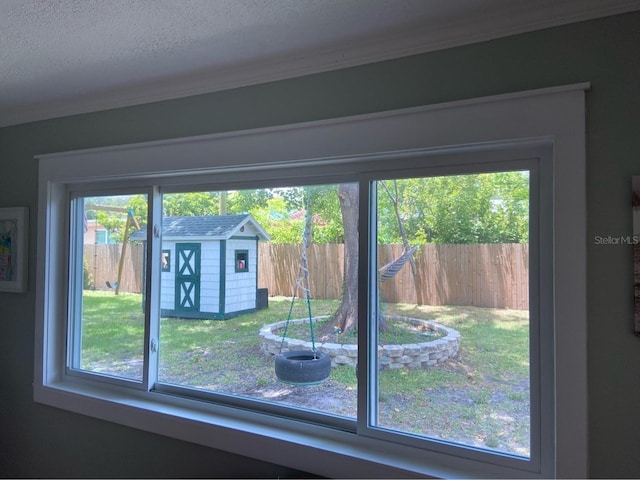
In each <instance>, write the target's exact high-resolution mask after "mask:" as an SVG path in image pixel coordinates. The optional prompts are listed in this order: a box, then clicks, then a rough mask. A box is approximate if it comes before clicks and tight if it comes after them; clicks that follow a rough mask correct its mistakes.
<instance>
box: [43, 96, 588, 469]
mask: <svg viewBox="0 0 640 480" xmlns="http://www.w3.org/2000/svg"><path fill="white" fill-rule="evenodd" d="M582 88H584V86H578V87H566V88H558V89H551V90H548V91H543V92H529V93H526V94H522V95H513V96H504V97H495V98H490V99H481V100H478V101H469V102H462V103H456V104H452V105H445V106H438V107H435V108H434V107H428V108H422V109H411V110H407V111H399V112H387V113H382V114H376V115H370V116H363V117H354V118H351V119H348V120H346V121H345V120H333V121H327V122H319V123H313V124H310V125H299V126H289V127H282V128H277V129H267V130H266V131H261V130H259V131H256V132H244V133H242V134H234V135H228V136H227V135H222V136H217V135H213V136H211V137H202V138H197V139H184V140H175V141H168V142H160V143H152V144H148V145H137V146H135V147H132V148H127V147H118V148H115V149H109V148H107V149H97V150H94V151H91V150H89V151H83V152H80V153H69V154H54V155H53V156H54V157H56V158H57V161H56V162H49V161H48V160H49V158H50V157H51V156H43V157H41V158H40V161H41V165H40V172H41V173H40V174H41V178H40V180H41V181H40V185H41V196H40V199H41V205H40V212H41V216H40V224H39V232H40V238H39V248H40V252H39V253H40V258H43V259H44V261H43V262H42V263H41V265H40V270H39V279H38V281H39V287H41V288H39V292H41V293H39V297H38V298H39V312H40V313H39V314H40V318H41V320H40V322H39V327H38V332H39V333H38V343H39V345H40V347H41V348H40V349H39V350H38V352H39V358H38V359H37V360H38V361H37V362H36V386H35V390H34V391H35V398H36V400H37V401H40V402H43V403H46V404H50V405H54V406H59V407H61V408H69V409H71V410H74V411H78V412H81V413H86V414H89V415H99V416H100V418H104V419H107V420H112V421H117V422H121V423H125V424H127V425H131V426H135V427H137V428H144V429H147V430H150V431H154V432H157V433H162V434H166V435H170V436H176V437H177V438H183V439H186V440H190V441H196V442H199V443H203V444H205V445H209V446H212V447H215V448H222V449H226V450H229V451H231V452H234V453H239V454H243V455H249V456H255V457H257V458H260V459H263V460H268V461H272V462H276V463H282V464H286V465H289V466H291V467H295V468H300V469H303V470H307V471H311V472H313V473H318V474H321V475H328V476H345V473H347V474H348V475H349V476H351V475H354V476H357V475H359V476H362V475H367V472H369V474H371V472H373V471H374V470H375V472H376V474H378V475H386V476H397V475H400V474H402V472H413V473H417V474H422V475H436V476H461V475H478V472H482V474H483V475H490V476H494V477H498V476H508V477H512V476H515V475H518V476H522V475H525V476H530V477H541V478H544V477H550V476H556V475H559V476H560V475H563V476H569V475H573V476H584V475H585V474H586V470H584V468H585V465H586V462H585V458H586V456H585V455H586V445H585V444H584V442H583V441H582V440H581V439H583V438H585V435H584V429H585V428H586V422H585V413H586V408H585V404H584V396H581V395H582V394H583V393H584V391H585V387H586V382H584V365H583V364H582V362H580V361H578V363H576V359H582V360H584V359H585V351H584V349H583V345H584V343H583V342H581V341H576V338H577V339H578V340H579V339H580V338H583V337H581V336H582V335H583V330H582V328H583V327H584V316H583V314H584V299H585V291H584V285H583V284H582V283H580V282H576V281H575V278H576V268H577V269H578V270H580V269H581V268H582V266H581V265H582V264H581V263H580V258H581V255H583V254H584V245H583V244H580V243H579V242H578V244H576V235H577V234H578V233H579V232H582V233H584V198H583V195H581V194H583V193H584V192H583V191H582V190H581V189H582V188H583V187H581V186H580V185H581V184H582V183H581V182H580V179H584V159H583V154H584V152H583V139H584V137H583V130H584V127H583V125H582V124H581V122H583V120H582V118H583V116H584V112H583V110H582V108H583V106H582V105H583V94H582V92H581V89H582ZM513 112H519V115H520V117H519V118H518V119H514V116H513ZM550 112H554V114H553V115H551V114H550ZM485 118H491V119H492V121H491V122H486V121H484V119H485ZM488 123H490V125H488ZM447 125H456V128H454V129H452V128H449V127H448V126H447ZM571 126H573V127H571ZM375 132H385V135H381V134H380V135H378V134H376V133H375ZM496 135H498V136H496ZM329 137H331V138H335V139H336V140H335V142H326V141H323V139H326V138H329ZM247 139H251V140H252V141H246V140H247ZM523 139H525V140H523ZM266 145H269V146H270V148H265V146H266ZM300 145H305V149H304V151H302V150H300V149H299V146H300ZM228 149H231V150H228ZM225 151H233V152H234V155H233V157H232V158H233V159H242V161H241V163H237V164H236V163H233V161H236V160H232V161H231V160H230V162H231V163H228V164H224V163H223V164H217V163H215V162H213V163H212V160H211V159H212V158H230V157H229V156H227V155H223V154H222V153H223V152H225ZM265 152H266V153H265ZM132 156H135V157H136V159H137V161H136V162H130V158H131V157H132ZM178 156H179V157H180V158H181V159H183V160H181V165H180V167H179V168H177V167H176V166H175V165H173V164H172V163H171V161H170V160H171V159H173V158H176V157H178ZM165 160H166V161H167V162H169V163H166V165H170V164H171V165H173V166H172V167H170V170H171V171H170V172H169V171H164V170H163V169H162V167H154V165H165V163H163V162H165ZM97 166H99V167H100V168H97ZM154 168H155V170H154ZM176 168H177V169H176ZM69 172H74V173H73V174H69ZM150 172H151V173H150ZM238 172H242V175H238ZM195 173H197V175H194V174H195ZM194 205H195V207H194ZM222 205H225V211H224V212H222V211H221V210H220V209H221V208H222ZM87 208H93V209H94V210H96V216H97V215H98V212H99V213H100V216H101V218H100V223H101V224H102V225H105V226H108V228H109V230H110V231H111V232H113V233H112V237H113V236H114V235H115V236H116V242H117V240H120V242H117V243H115V244H113V245H104V247H105V252H107V251H108V252H110V253H109V254H107V253H105V255H102V254H96V253H95V252H93V251H92V252H91V253H93V254H94V255H95V256H97V257H98V258H100V259H102V260H105V262H106V261H107V260H109V259H111V260H110V262H111V263H110V264H109V265H108V266H107V265H105V266H99V267H95V268H93V269H92V268H91V267H90V268H88V269H87V268H85V263H86V262H85V260H86V259H87V252H88V249H89V247H88V246H86V245H84V244H83V234H84V230H83V229H84V218H86V210H87ZM65 225H68V227H67V228H65ZM69 232H71V233H70V234H69ZM117 236H120V238H119V239H118V238H117ZM583 243H584V242H583ZM97 247H98V246H96V248H97ZM100 247H103V246H100ZM108 249H111V250H108ZM59 252H67V253H66V254H65V255H59V254H58V253H59ZM96 252H97V250H96ZM557 252H562V255H558V254H557ZM108 255H111V257H109V256H108ZM172 257H173V263H174V265H173V268H171V267H170V265H171V258H172ZM476 264H478V265H480V266H478V265H476ZM576 265H578V267H576ZM166 266H167V267H168V268H167V267H166ZM254 266H255V267H254ZM110 269H111V270H110ZM87 271H89V272H98V271H99V272H100V274H101V275H103V276H104V279H102V278H100V279H98V278H95V273H94V278H93V280H94V282H93V283H94V288H93V289H91V288H87V285H88V284H89V283H90V282H87V281H86V275H87ZM102 272H106V273H104V274H103V273H102ZM343 272H346V273H345V276H346V277H347V281H346V283H345V285H344V286H343V285H342V278H343ZM578 277H579V278H583V277H580V276H578ZM283 279H284V280H283ZM266 282H270V283H269V285H271V287H270V288H271V291H270V292H269V293H270V295H272V298H271V299H270V301H269V308H266V309H262V308H259V302H258V291H259V290H263V289H264V288H265V287H266V285H265V283H266ZM277 289H282V292H284V293H282V292H280V291H276V290H277ZM289 292H290V293H289ZM505 292H506V293H505ZM560 293H562V295H560ZM505 306H508V309H505V308H503V307H505ZM576 332H577V333H576ZM281 348H284V349H285V350H286V349H289V350H296V349H303V350H304V349H306V350H315V351H318V352H321V353H323V354H326V355H328V356H330V357H331V359H332V368H331V372H330V376H329V379H328V380H326V381H325V382H322V383H317V382H311V383H313V385H301V384H299V383H295V382H294V383H293V384H291V383H287V381H282V380H283V379H282V378H276V375H275V373H274V370H273V366H274V356H276V355H277V354H278V353H279V351H280V349H281ZM316 383H317V384H316ZM69 396H71V397H72V398H74V399H75V401H74V402H69V401H68V399H69V398H70V397H69ZM276 445H277V446H278V447H277V448H275V446H276ZM299 449H301V450H299ZM294 451H295V452H305V455H300V454H295V453H294ZM345 452H349V453H348V454H347V453H345ZM345 462H346V463H345ZM337 465H340V467H339V468H338V467H337Z"/></svg>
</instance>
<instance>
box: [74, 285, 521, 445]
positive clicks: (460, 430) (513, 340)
mask: <svg viewBox="0 0 640 480" xmlns="http://www.w3.org/2000/svg"><path fill="white" fill-rule="evenodd" d="M141 301H142V300H141V296H140V295H133V294H121V295H118V296H115V295H114V294H113V293H112V292H90V291H85V293H84V298H83V329H82V342H83V343H82V363H81V364H82V368H84V369H87V370H93V371H99V372H103V373H107V374H113V375H119V376H125V377H129V378H141V374H142V348H143V345H142V332H143V314H142V308H141ZM337 306H338V302H337V301H332V300H314V301H312V313H313V315H314V316H321V315H331V314H332V313H333V312H334V311H335V309H336V308H337ZM289 307H290V300H289V299H287V298H283V297H281V298H273V297H272V298H270V299H269V308H268V309H264V310H260V311H257V312H255V313H251V314H246V315H241V316H238V317H236V318H232V319H229V320H225V321H220V320H184V319H177V318H162V319H161V321H160V342H159V372H158V376H159V380H160V381H162V382H165V383H173V384H178V385H185V386H190V387H196V388H201V389H206V390H212V391H217V392H222V393H228V394H233V395H241V396H248V397H251V398H257V399H260V400H266V401H273V402H279V403H286V404H291V405H296V406H301V407H306V408H313V409H318V410H321V411H324V412H327V413H332V414H336V415H341V416H346V417H355V415H356V388H357V381H356V376H355V369H354V368H353V367H348V366H342V367H336V368H333V369H332V372H331V377H330V378H329V380H328V381H327V382H325V383H324V384H322V385H317V386H311V387H292V386H289V385H285V384H282V383H280V382H279V381H278V380H277V379H276V378H275V373H274V367H273V359H272V358H271V357H267V356H265V355H264V354H263V353H262V351H261V350H260V341H259V337H258V331H259V329H260V327H262V326H263V325H265V324H268V323H273V322H277V321H281V320H285V319H286V318H287V314H288V311H289ZM386 308H387V309H388V310H391V311H392V312H393V313H394V314H396V315H403V316H407V317H414V318H422V319H428V320H433V321H436V322H438V323H441V324H443V325H445V326H448V327H451V328H455V329H456V330H458V331H459V332H460V334H461V338H462V340H461V345H460V351H459V354H458V357H457V358H455V359H451V360H450V361H448V362H446V363H444V364H442V365H438V366H436V367H433V368H430V369H423V370H385V371H382V372H380V376H379V398H378V410H379V416H378V424H379V425H380V426H381V427H385V428H392V429H397V430H401V431H405V432H408V433H415V434H418V435H427V436H433V437H436V438H442V439H447V440H454V441H459V442H462V443H465V444H470V445H477V446H482V447H485V448H491V449H498V450H501V451H505V452H509V453H515V454H521V455H527V454H528V452H529V413H528V412H529V360H528V357H529V353H528V348H529V347H528V342H529V338H528V312H526V311H515V310H501V309H488V308H476V307H454V306H416V305H402V304H401V305H390V306H386ZM306 316H307V310H306V305H305V304H304V302H298V303H296V304H295V307H294V311H293V313H292V318H305V317H306ZM305 333H307V334H308V332H305V329H304V328H303V329H302V330H301V331H300V332H298V333H297V335H304V334H305ZM305 339H307V338H305Z"/></svg>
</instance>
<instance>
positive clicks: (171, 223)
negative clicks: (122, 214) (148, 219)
mask: <svg viewBox="0 0 640 480" xmlns="http://www.w3.org/2000/svg"><path fill="white" fill-rule="evenodd" d="M246 225H251V226H252V227H253V228H254V229H255V232H256V234H257V236H258V238H259V239H260V240H269V234H268V233H267V232H265V231H264V229H263V228H262V227H261V226H260V225H259V224H258V222H256V220H255V219H254V218H253V217H252V216H251V215H249V214H243V215H202V216H195V217H164V218H163V219H162V237H163V238H165V239H175V238H191V239H195V238H206V239H209V240H226V239H228V238H230V237H232V236H234V235H241V234H242V232H241V228H242V227H244V226H246ZM129 238H130V239H131V240H142V241H144V240H146V229H145V228H142V229H140V230H138V231H137V232H134V233H133V234H131V236H130V237H129Z"/></svg>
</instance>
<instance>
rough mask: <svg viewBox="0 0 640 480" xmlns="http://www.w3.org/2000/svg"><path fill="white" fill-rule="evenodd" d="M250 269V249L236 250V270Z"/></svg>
mask: <svg viewBox="0 0 640 480" xmlns="http://www.w3.org/2000/svg"><path fill="white" fill-rule="evenodd" d="M248 271H249V251H248V250H236V272H248Z"/></svg>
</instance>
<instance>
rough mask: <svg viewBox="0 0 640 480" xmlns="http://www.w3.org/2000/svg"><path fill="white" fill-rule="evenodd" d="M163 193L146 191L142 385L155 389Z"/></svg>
mask: <svg viewBox="0 0 640 480" xmlns="http://www.w3.org/2000/svg"><path fill="white" fill-rule="evenodd" d="M161 222H162V196H161V194H160V192H159V189H158V187H153V188H152V189H151V191H150V192H149V204H148V214H147V246H148V248H147V249H146V252H145V255H146V256H145V266H146V268H145V270H144V275H145V278H146V281H145V289H144V290H145V301H144V309H145V329H144V332H145V333H144V346H145V349H144V351H145V370H144V385H145V386H146V388H147V390H150V389H152V388H154V386H155V383H156V381H157V377H158V350H159V348H160V347H159V336H160V271H161V265H162V238H161V233H160V231H161V229H160V225H161Z"/></svg>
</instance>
